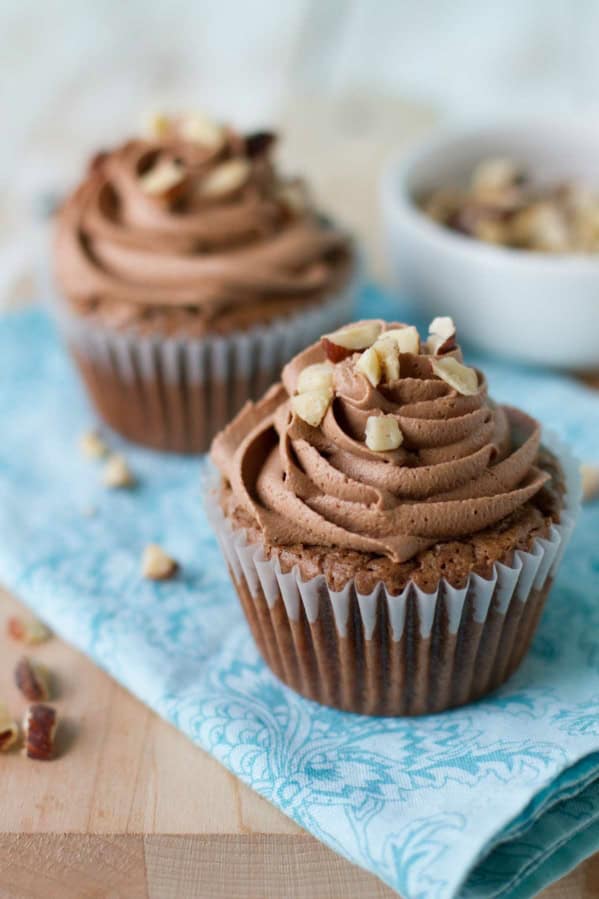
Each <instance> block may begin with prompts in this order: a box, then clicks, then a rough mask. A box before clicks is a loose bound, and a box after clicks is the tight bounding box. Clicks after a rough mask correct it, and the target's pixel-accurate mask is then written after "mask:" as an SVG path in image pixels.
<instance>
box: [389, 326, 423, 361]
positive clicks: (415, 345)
mask: <svg viewBox="0 0 599 899" xmlns="http://www.w3.org/2000/svg"><path fill="white" fill-rule="evenodd" d="M382 336H383V338H384V339H385V340H386V339H387V338H389V339H392V340H394V341H395V342H396V344H397V348H398V350H399V352H400V353H413V354H414V355H416V354H417V353H419V352H420V335H419V334H418V330H417V329H416V328H415V327H414V325H407V327H405V328H391V329H390V330H389V331H385V333H384V334H383V335H382Z"/></svg>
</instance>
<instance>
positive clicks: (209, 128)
mask: <svg viewBox="0 0 599 899" xmlns="http://www.w3.org/2000/svg"><path fill="white" fill-rule="evenodd" d="M178 131H179V134H180V135H181V137H182V138H183V139H184V140H187V141H190V142H192V143H197V144H201V145H202V146H204V147H207V148H208V149H210V150H218V149H219V148H220V147H222V146H223V144H224V142H225V131H224V128H222V126H221V125H219V124H218V123H217V122H214V121H213V120H212V119H210V118H208V116H206V115H204V114H203V113H200V112H196V113H193V114H192V115H187V116H184V117H183V118H182V119H181V121H180V123H179V128H178Z"/></svg>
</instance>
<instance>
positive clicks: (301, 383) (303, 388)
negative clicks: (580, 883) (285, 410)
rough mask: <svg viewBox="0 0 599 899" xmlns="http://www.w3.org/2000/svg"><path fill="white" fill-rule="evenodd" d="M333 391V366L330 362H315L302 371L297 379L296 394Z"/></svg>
mask: <svg viewBox="0 0 599 899" xmlns="http://www.w3.org/2000/svg"><path fill="white" fill-rule="evenodd" d="M310 390H330V391H332V390H333V366H332V365H331V363H330V362H316V363H315V364H314V365H307V366H306V368H304V369H302V371H301V372H300V374H299V378H298V379H297V392H298V393H307V392H308V391H310Z"/></svg>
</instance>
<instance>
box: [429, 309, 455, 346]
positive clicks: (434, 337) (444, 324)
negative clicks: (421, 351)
mask: <svg viewBox="0 0 599 899" xmlns="http://www.w3.org/2000/svg"><path fill="white" fill-rule="evenodd" d="M428 335H429V336H428V340H427V342H426V345H427V347H428V349H429V350H430V352H431V353H432V355H433V356H440V355H441V353H448V352H449V351H450V350H455V348H456V341H455V335H456V327H455V323H454V320H453V319H452V318H450V317H449V316H448V315H441V316H438V317H437V318H434V319H433V320H432V322H431V323H430V325H429V326H428Z"/></svg>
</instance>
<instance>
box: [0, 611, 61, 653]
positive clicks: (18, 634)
mask: <svg viewBox="0 0 599 899" xmlns="http://www.w3.org/2000/svg"><path fill="white" fill-rule="evenodd" d="M6 629H7V631H8V634H9V636H11V637H12V638H13V639H14V640H18V641H19V642H20V643H25V644H26V645H27V646H36V645H38V644H39V643H45V642H46V640H49V639H50V637H51V636H52V631H51V630H50V629H49V628H48V627H46V625H45V624H44V623H43V621H40V620H39V618H33V617H31V616H29V617H23V616H20V615H13V617H12V618H9V619H8V621H7V624H6Z"/></svg>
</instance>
